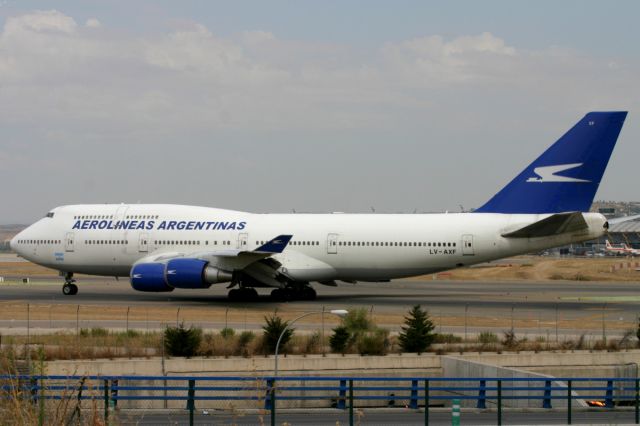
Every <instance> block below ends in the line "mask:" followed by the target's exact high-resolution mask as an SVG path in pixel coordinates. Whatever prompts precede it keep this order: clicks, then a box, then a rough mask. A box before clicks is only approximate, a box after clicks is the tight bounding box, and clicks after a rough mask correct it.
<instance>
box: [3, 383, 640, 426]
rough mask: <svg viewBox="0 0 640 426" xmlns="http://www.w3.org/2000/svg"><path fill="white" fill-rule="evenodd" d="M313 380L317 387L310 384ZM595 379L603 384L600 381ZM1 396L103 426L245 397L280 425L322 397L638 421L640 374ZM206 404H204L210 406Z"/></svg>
mask: <svg viewBox="0 0 640 426" xmlns="http://www.w3.org/2000/svg"><path fill="white" fill-rule="evenodd" d="M309 382H312V384H308V383H309ZM594 384H597V385H594ZM0 395H1V397H2V398H23V399H25V400H27V401H30V402H32V403H33V404H39V403H40V404H41V405H42V402H43V401H46V400H69V401H73V400H75V401H76V407H75V409H74V410H73V415H72V417H73V416H75V415H77V416H80V415H81V410H80V405H81V402H82V401H84V400H93V401H102V403H103V404H102V405H103V407H102V408H103V409H104V418H105V423H106V424H108V420H109V414H110V411H111V410H113V409H117V408H118V406H119V403H120V404H123V403H124V402H125V401H163V402H164V404H167V403H168V402H169V401H179V402H184V406H183V408H186V409H187V410H188V411H189V419H190V424H193V421H194V411H195V410H196V404H197V403H200V404H202V403H203V402H205V401H209V402H211V401H240V402H244V403H245V405H246V407H244V408H251V406H253V408H255V407H261V408H263V409H264V410H267V411H268V412H270V415H271V424H272V425H274V424H275V423H276V412H277V411H276V407H277V405H278V403H284V402H285V401H321V402H322V401H324V402H326V405H327V406H331V407H334V408H337V409H341V410H345V411H347V412H348V418H349V424H351V425H352V424H353V418H354V408H355V407H357V406H363V405H366V404H367V403H368V404H371V403H372V402H373V403H375V402H376V401H377V402H378V403H382V404H383V405H385V406H394V405H396V403H399V402H400V403H402V404H401V405H398V406H402V407H406V408H409V409H414V410H416V412H419V411H420V410H421V409H422V411H423V412H424V423H425V425H426V424H428V423H429V408H430V407H432V406H434V405H436V404H443V403H445V402H447V401H452V400H454V399H456V400H463V401H464V400H467V401H472V402H473V405H475V407H476V408H478V409H487V408H488V405H493V406H494V408H495V411H496V423H497V424H498V425H500V424H502V415H503V408H504V406H505V402H506V401H518V400H526V401H529V402H535V403H536V404H537V405H539V408H546V409H550V408H552V407H553V406H554V405H557V404H556V403H558V402H562V403H563V405H564V404H566V414H567V424H571V422H572V412H573V407H572V406H573V405H574V404H576V403H577V402H578V401H580V402H584V401H585V400H586V401H592V402H593V403H596V404H597V405H598V406H601V407H603V408H605V409H613V408H614V407H616V406H619V405H627V406H633V407H634V408H635V423H636V424H640V379H638V378H602V377H596V378H593V377H591V378H588V377H585V378H528V377H527V378H470V377H464V378H454V377H445V378H435V377H408V378H405V377H314V376H295V377H292V376H289V377H278V378H277V379H276V378H275V377H269V376H266V377H224V376H220V377H200V376H32V375H21V376H16V375H3V376H0ZM205 405H206V404H205Z"/></svg>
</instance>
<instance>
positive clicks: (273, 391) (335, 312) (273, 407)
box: [270, 306, 349, 426]
mask: <svg viewBox="0 0 640 426" xmlns="http://www.w3.org/2000/svg"><path fill="white" fill-rule="evenodd" d="M348 313H349V311H347V310H345V309H332V310H330V311H325V310H324V306H323V307H322V310H321V311H311V312H307V313H304V314H302V315H300V316H299V317H296V318H294V319H292V320H291V321H290V322H288V323H287V325H286V326H285V327H284V330H282V333H280V336H279V337H278V341H277V342H276V350H275V357H274V369H273V379H272V382H271V389H270V393H271V425H272V426H275V424H276V379H277V378H278V349H280V341H281V340H282V337H284V335H285V333H286V332H287V330H289V329H290V328H291V326H292V325H293V323H295V322H296V321H298V320H299V319H302V318H304V317H307V316H309V315H314V314H320V315H322V317H323V318H324V314H333V315H337V316H339V317H340V318H342V317H344V316H345V315H347V314H348Z"/></svg>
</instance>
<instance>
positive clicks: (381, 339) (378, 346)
mask: <svg viewBox="0 0 640 426" xmlns="http://www.w3.org/2000/svg"><path fill="white" fill-rule="evenodd" d="M388 337H389V330H386V329H384V328H377V329H375V330H374V331H368V332H366V333H363V334H362V335H361V336H360V338H359V339H358V352H359V353H360V355H386V354H387V350H388V349H389V339H388Z"/></svg>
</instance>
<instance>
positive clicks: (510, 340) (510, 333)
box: [502, 328, 518, 349]
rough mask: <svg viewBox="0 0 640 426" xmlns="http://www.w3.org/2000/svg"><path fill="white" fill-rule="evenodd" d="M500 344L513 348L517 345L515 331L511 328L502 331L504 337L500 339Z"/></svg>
mask: <svg viewBox="0 0 640 426" xmlns="http://www.w3.org/2000/svg"><path fill="white" fill-rule="evenodd" d="M502 345H503V346H504V347H506V348H509V349H513V348H515V347H516V346H517V345H518V339H517V338H516V332H515V331H514V330H513V328H512V329H510V330H507V331H505V332H504V338H503V339H502Z"/></svg>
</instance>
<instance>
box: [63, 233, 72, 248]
mask: <svg viewBox="0 0 640 426" xmlns="http://www.w3.org/2000/svg"><path fill="white" fill-rule="evenodd" d="M74 239H75V237H74V235H73V232H67V235H66V236H65V238H64V251H66V252H73V250H74V244H73V240H74Z"/></svg>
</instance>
